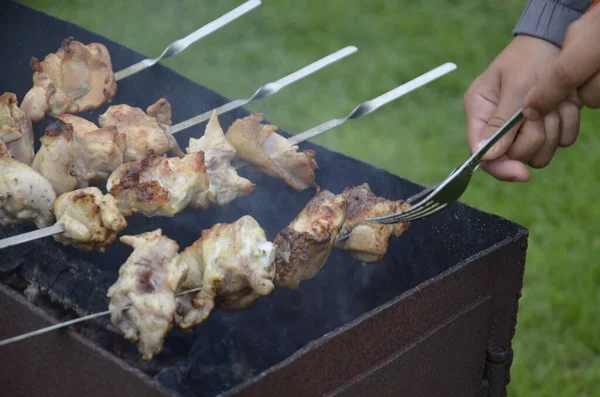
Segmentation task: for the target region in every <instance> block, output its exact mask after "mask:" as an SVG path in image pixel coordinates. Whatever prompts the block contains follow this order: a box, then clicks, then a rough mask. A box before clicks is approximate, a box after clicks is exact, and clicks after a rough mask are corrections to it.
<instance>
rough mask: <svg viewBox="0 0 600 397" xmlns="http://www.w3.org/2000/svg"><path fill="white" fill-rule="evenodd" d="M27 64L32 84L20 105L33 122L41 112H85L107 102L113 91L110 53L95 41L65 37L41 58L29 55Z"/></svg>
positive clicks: (40, 116) (41, 117)
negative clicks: (30, 71)
mask: <svg viewBox="0 0 600 397" xmlns="http://www.w3.org/2000/svg"><path fill="white" fill-rule="evenodd" d="M30 66H31V68H32V69H33V70H34V71H35V72H34V73H33V87H32V88H31V89H30V90H29V92H28V93H27V94H26V95H25V97H24V98H23V103H22V105H21V108H22V109H23V111H24V112H25V113H26V114H27V115H28V116H29V118H30V119H31V121H32V122H34V123H37V122H39V121H40V120H42V119H43V118H44V114H49V115H51V116H56V115H58V114H61V113H78V112H89V111H91V110H94V109H97V108H99V107H100V106H102V105H103V104H105V103H109V102H110V101H111V100H112V99H113V97H114V96H115V94H116V92H117V82H116V80H115V77H114V74H113V70H112V61H111V59H110V54H109V53H108V50H107V49H106V47H105V46H104V45H102V44H99V43H90V44H88V45H84V44H82V43H80V42H79V41H76V40H73V39H72V38H68V39H65V40H64V41H63V42H62V44H61V47H60V48H59V49H58V51H57V52H56V53H52V54H48V55H47V56H46V57H45V58H44V60H43V61H41V62H40V61H39V60H37V59H36V58H32V59H31V63H30Z"/></svg>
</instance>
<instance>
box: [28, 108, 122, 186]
mask: <svg viewBox="0 0 600 397" xmlns="http://www.w3.org/2000/svg"><path fill="white" fill-rule="evenodd" d="M41 142H42V145H41V147H40V150H39V151H38V152H37V154H36V155H35V158H34V160H33V164H32V166H33V167H34V169H36V170H37V171H39V172H40V173H41V174H42V175H44V176H45V177H46V178H48V179H49V180H50V181H51V182H52V185H53V186H54V190H55V191H56V192H57V194H63V193H66V192H70V191H72V190H74V189H80V188H85V187H88V186H90V184H98V183H100V182H102V183H105V182H106V180H107V179H108V176H109V175H110V174H111V173H112V172H113V171H114V170H115V169H116V168H117V167H118V166H119V165H121V164H122V163H123V152H124V150H125V136H124V135H123V134H121V133H120V132H119V130H118V129H117V127H115V126H111V127H105V128H98V127H96V125H95V124H94V123H92V122H89V121H87V120H85V119H83V118H81V117H78V116H74V115H71V114H61V115H58V116H57V121H56V122H54V123H52V124H51V125H50V126H48V128H47V129H46V132H45V134H44V136H43V137H42V139H41Z"/></svg>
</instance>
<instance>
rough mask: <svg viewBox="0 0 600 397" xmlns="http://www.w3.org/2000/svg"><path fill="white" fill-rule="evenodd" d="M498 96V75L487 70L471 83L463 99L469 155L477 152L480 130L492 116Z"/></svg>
mask: <svg viewBox="0 0 600 397" xmlns="http://www.w3.org/2000/svg"><path fill="white" fill-rule="evenodd" d="M499 94H500V74H499V73H497V72H495V71H493V70H488V71H486V72H485V73H484V74H482V75H481V76H479V77H478V78H477V79H475V81H473V83H472V84H471V86H470V87H469V89H468V90H467V92H466V93H465V95H464V97H463V104H464V109H465V116H466V120H467V142H468V144H469V150H470V152H471V153H474V152H475V151H476V150H477V145H478V144H479V141H480V140H479V136H480V134H481V130H482V129H483V128H484V127H485V126H486V124H487V120H489V118H490V117H492V115H493V114H494V110H495V109H496V106H497V102H498V97H499Z"/></svg>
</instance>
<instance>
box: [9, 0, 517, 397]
mask: <svg viewBox="0 0 600 397" xmlns="http://www.w3.org/2000/svg"><path fill="white" fill-rule="evenodd" d="M0 7H1V9H2V12H0V25H2V26H5V27H6V30H7V31H10V32H11V34H10V35H1V36H0V54H1V58H2V60H3V62H2V63H0V68H1V70H2V73H1V74H0V80H1V84H0V85H1V87H2V90H3V91H5V92H6V91H8V92H14V93H16V94H17V97H18V99H19V101H21V100H22V98H23V96H24V95H25V93H26V92H27V90H28V89H29V88H30V87H31V75H32V71H31V70H30V68H29V66H28V63H29V59H30V58H31V57H32V56H36V57H38V58H42V57H44V56H45V55H46V54H48V53H50V52H54V51H56V50H57V49H58V47H59V45H60V43H61V41H62V40H63V39H64V38H66V37H69V36H73V37H74V38H75V39H76V40H79V41H82V42H84V43H87V42H91V41H97V42H101V43H103V44H105V45H106V46H107V48H108V49H109V51H110V54H111V56H112V61H113V67H114V70H115V71H117V70H120V69H122V68H124V67H126V66H129V65H131V64H132V63H134V62H137V61H139V60H141V59H143V58H144V57H143V56H141V55H140V54H137V53H135V52H133V51H131V50H129V49H127V48H125V47H123V46H121V45H119V44H117V43H114V42H111V41H110V40H107V39H105V38H103V37H100V36H98V35H95V34H93V33H91V32H88V31H86V30H84V29H81V28H79V27H77V26H75V25H72V24H70V23H67V22H64V21H60V20H58V19H55V18H53V17H50V16H48V15H45V14H43V13H39V12H36V11H33V10H31V9H29V8H27V7H24V6H21V5H17V4H12V3H11V4H5V5H2V6H0ZM15 37H18V38H19V40H18V41H15V40H14V38H15ZM161 97H164V98H166V99H167V100H168V101H169V102H170V103H171V105H172V109H173V122H174V123H178V122H180V121H183V120H185V119H187V118H189V117H191V116H194V115H196V114H199V113H200V112H204V111H206V110H210V109H212V108H214V107H217V106H219V105H221V104H223V103H226V102H227V99H226V98H224V97H222V96H221V95H219V94H217V93H215V92H213V91H211V90H209V89H208V88H205V87H203V86H201V85H199V84H196V83H194V82H192V81H190V80H188V79H186V78H184V77H182V76H180V75H178V74H177V73H175V72H174V71H172V70H170V69H168V68H166V67H163V66H161V65H156V66H154V67H152V68H151V69H148V70H145V71H143V72H141V73H139V74H137V75H135V76H132V77H129V78H127V79H125V80H123V81H122V82H120V83H119V85H118V93H117V95H116V97H115V99H114V101H113V104H119V103H127V104H129V105H133V106H138V107H141V108H143V109H145V108H146V107H147V106H148V105H150V104H151V103H153V102H154V101H156V100H157V99H159V98H161ZM105 109H106V107H103V108H101V109H100V110H98V111H96V112H92V113H84V114H79V116H81V117H84V118H87V119H88V120H90V121H93V122H95V123H96V122H97V118H98V115H99V114H101V113H103V112H104V111H105ZM248 114H249V113H248V112H247V111H245V110H241V109H240V110H237V111H232V112H229V113H227V114H225V115H222V116H220V117H219V119H220V122H221V124H222V126H223V128H224V129H226V128H228V127H229V125H230V124H231V123H232V122H233V121H234V120H235V119H237V118H240V117H244V116H246V115H248ZM266 117H267V119H268V114H267V115H266ZM370 117H377V116H370ZM48 121H49V118H48V117H47V118H46V119H45V120H44V121H43V122H42V123H40V124H38V125H36V126H35V131H36V138H38V139H39V137H40V136H41V135H42V133H43V130H44V128H45V126H46V125H47V124H48ZM272 122H273V123H274V124H277V122H276V120H274V121H272ZM204 126H205V124H204V123H203V124H202V125H199V126H196V127H193V128H191V129H189V130H186V131H183V132H181V133H179V134H177V135H176V138H177V140H178V142H179V144H180V145H181V146H182V147H183V148H185V147H186V146H187V142H188V139H189V138H190V137H198V136H200V135H201V134H202V132H203V130H204ZM279 132H280V133H282V131H279ZM282 134H283V135H286V134H285V133H282ZM300 146H301V149H313V150H315V151H316V152H317V161H318V163H319V167H320V168H319V170H318V171H317V181H318V183H320V185H321V186H322V188H324V189H328V190H330V191H332V192H334V193H340V192H342V191H343V190H344V189H345V188H347V187H352V186H355V185H359V184H362V183H365V182H367V183H369V185H370V186H371V189H372V190H373V192H374V193H375V194H376V195H378V196H382V197H386V198H390V199H398V198H406V197H408V196H410V195H411V194H413V193H415V192H417V191H418V190H419V189H420V188H421V187H419V186H418V185H416V184H414V183H412V182H410V181H408V180H406V179H403V178H400V177H398V176H395V175H392V174H390V173H388V172H387V171H385V170H382V169H379V168H376V167H374V166H372V165H369V164H366V163H364V162H361V161H358V160H355V159H352V158H349V157H347V156H344V155H342V154H339V153H336V152H333V151H330V150H328V149H325V148H323V147H320V146H316V145H312V144H310V143H303V144H301V145H300ZM240 174H241V175H243V176H244V177H247V178H248V179H250V180H251V181H253V182H254V183H256V185H257V187H256V190H255V192H254V193H253V194H251V195H250V196H247V197H243V198H240V199H238V200H236V201H234V202H233V203H232V204H230V205H228V206H225V207H220V208H214V209H211V210H205V211H197V210H186V211H184V212H183V213H180V214H178V215H176V216H175V217H174V218H164V217H156V218H146V217H144V216H141V215H136V216H133V217H130V218H128V219H127V221H128V224H129V225H128V227H127V228H126V229H125V230H124V231H123V232H122V233H121V234H137V233H142V232H145V231H150V230H154V229H156V228H162V229H163V232H164V233H165V234H166V235H167V236H168V237H170V238H172V239H175V240H176V241H177V242H178V243H179V245H180V249H183V248H185V247H186V246H188V245H190V244H191V243H193V242H194V241H195V240H196V239H197V238H199V237H200V232H201V231H202V230H203V229H208V228H210V227H212V225H213V224H215V223H218V222H232V221H235V220H236V219H238V218H240V217H241V216H243V215H247V214H249V215H251V216H253V217H254V218H255V219H256V220H257V221H258V222H259V223H260V225H261V226H262V227H263V229H265V231H266V233H267V238H268V239H270V240H271V241H272V239H273V238H274V237H275V236H276V234H277V233H278V232H279V231H280V230H281V229H283V228H284V227H286V226H287V224H288V223H289V222H290V221H291V220H292V219H293V218H294V217H295V216H296V214H297V213H298V212H299V211H301V209H302V208H303V207H304V205H305V204H306V203H307V202H308V201H309V200H310V198H311V197H312V196H313V195H314V193H315V192H314V190H306V191H304V192H300V193H298V192H295V191H293V190H292V189H291V188H289V187H288V186H287V185H285V184H284V183H283V182H280V181H278V180H275V179H273V178H271V177H268V176H265V175H263V174H261V173H259V172H256V171H254V170H253V169H252V167H246V168H245V169H244V170H243V171H241V172H240ZM28 230H33V226H31V225H27V226H23V227H15V228H8V229H4V230H0V236H2V237H4V236H8V235H13V234H16V233H19V232H23V231H28ZM520 230H521V228H520V227H519V226H518V225H515V224H513V223H511V222H508V221H506V220H504V219H501V218H499V217H496V216H493V215H490V214H485V213H482V212H480V211H478V210H476V209H473V208H470V207H468V206H466V205H464V204H460V203H459V204H455V205H453V206H451V207H450V208H449V209H447V210H446V211H444V212H442V213H441V214H438V215H436V216H433V217H431V218H430V219H428V220H425V221H421V222H417V223H415V224H413V225H411V226H410V227H409V229H408V231H407V232H406V233H405V234H404V235H403V236H402V237H401V238H392V240H391V242H390V249H389V251H388V253H387V255H386V257H385V259H384V261H383V262H382V263H380V264H372V265H363V264H361V263H359V262H357V261H355V260H353V259H352V258H351V257H350V256H349V255H347V254H346V253H344V252H339V251H336V250H334V252H333V253H332V255H331V256H330V258H329V260H328V263H327V264H326V266H325V267H324V269H323V270H322V271H321V272H320V274H319V275H318V276H317V277H316V278H315V279H313V280H310V281H306V282H303V283H301V285H300V288H299V289H297V290H287V289H276V290H275V291H274V293H273V294H271V295H270V296H268V297H265V298H262V299H261V300H259V301H258V302H257V303H256V304H255V305H254V306H252V307H251V308H249V309H247V310H245V311H240V312H224V311H215V312H213V314H212V315H211V316H210V317H209V319H208V320H207V321H206V322H204V323H203V324H201V325H200V326H198V327H197V328H196V329H194V330H193V332H190V333H187V334H186V333H183V332H180V331H178V330H176V329H174V330H173V331H172V332H171V333H170V335H169V337H168V338H167V341H166V343H165V352H164V353H163V354H161V355H159V356H157V357H156V358H155V360H154V361H153V362H152V363H150V364H147V363H143V362H141V360H139V356H138V354H137V352H136V350H135V347H134V346H132V345H131V344H129V343H127V342H125V341H123V340H122V339H121V338H120V337H119V336H117V335H115V334H114V333H112V332H107V331H106V330H105V329H106V325H107V324H108V318H104V319H100V320H98V321H97V322H94V323H91V325H93V327H92V328H91V331H90V327H89V325H90V324H88V325H87V326H84V327H85V328H87V333H86V335H88V336H89V337H90V338H91V339H92V340H94V342H95V343H98V344H99V345H101V346H102V347H103V348H105V349H107V350H108V351H110V352H112V353H113V354H117V355H119V356H121V357H122V358H123V359H124V360H126V361H127V362H128V363H130V364H131V365H134V366H136V367H138V368H140V369H141V370H142V371H144V372H145V373H147V374H148V375H149V376H151V377H156V378H157V379H158V380H159V381H160V382H161V383H162V384H163V385H165V386H167V387H168V388H170V389H171V390H174V391H178V392H180V393H181V394H183V395H192V394H193V395H196V396H215V395H217V394H219V393H220V392H223V391H225V390H228V389H230V388H232V387H234V386H236V385H239V384H240V383H242V382H244V381H246V380H248V379H250V378H252V377H253V376H255V375H257V374H259V373H260V372H262V371H264V370H266V369H268V368H270V367H272V366H273V365H275V364H277V363H279V362H281V361H282V360H284V359H286V358H287V357H289V356H290V355H292V354H293V353H294V352H296V351H297V350H298V349H300V348H302V347H304V346H306V345H307V344H308V343H309V342H311V341H314V340H316V339H318V338H320V337H322V336H323V335H325V334H326V333H328V332H331V331H333V330H335V329H336V328H339V327H340V326H342V325H344V324H347V323H348V322H350V321H352V320H355V319H357V318H358V317H359V316H361V315H363V314H365V313H367V312H369V311H370V310H373V309H375V308H377V307H378V306H380V305H382V304H384V303H386V302H388V301H390V300H391V299H393V298H395V297H397V296H399V295H400V294H402V293H404V292H406V291H407V290H409V289H411V288H413V287H416V286H418V285H419V284H421V283H422V282H424V281H425V280H428V279H430V278H432V277H435V276H438V275H440V274H441V273H442V272H444V271H445V270H447V269H449V268H451V267H452V266H454V265H456V264H458V263H460V262H461V261H464V260H465V259H467V258H469V257H472V256H473V255H476V254H478V253H480V252H481V251H483V250H486V249H489V248H490V247H492V246H494V245H495V244H498V243H499V242H501V241H503V240H504V239H506V238H507V237H511V236H516V235H517V234H518V233H519V232H520ZM130 252H131V249H130V248H129V247H127V246H125V245H123V244H120V243H115V244H114V245H113V246H111V247H109V248H108V249H107V251H106V253H104V254H100V253H97V252H94V253H83V252H81V251H78V250H75V249H70V248H66V247H63V246H62V245H59V244H58V243H55V242H54V241H53V240H52V238H47V239H45V240H43V241H36V242H33V243H27V244H24V245H21V246H17V247H13V248H10V249H7V250H3V251H2V252H0V258H1V259H0V275H2V278H3V280H4V282H5V283H7V284H10V285H12V286H13V287H16V288H18V289H23V288H24V287H26V286H27V285H28V283H33V284H34V285H37V286H38V287H40V288H41V289H42V290H47V291H48V293H49V295H51V296H52V297H53V298H54V300H58V301H59V302H58V304H56V303H54V304H52V305H51V304H47V305H46V306H47V308H48V310H52V311H51V313H53V315H55V316H57V317H59V316H63V315H65V313H64V311H63V310H62V309H61V310H57V309H56V308H57V307H63V306H66V307H68V308H75V309H76V310H77V311H78V313H79V315H82V314H84V313H92V312H95V311H100V310H106V308H107V304H108V301H107V299H106V298H105V294H106V289H107V287H108V286H110V285H111V284H112V283H113V282H114V281H115V280H116V278H117V271H118V268H119V266H120V265H121V264H122V263H123V262H124V261H125V259H126V258H127V256H128V255H129V253H130ZM41 302H42V301H40V303H41ZM51 308H52V309H51ZM94 329H95V330H96V332H94V331H93V330H94Z"/></svg>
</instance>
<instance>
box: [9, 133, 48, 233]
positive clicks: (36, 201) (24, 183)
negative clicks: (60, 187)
mask: <svg viewBox="0 0 600 397" xmlns="http://www.w3.org/2000/svg"><path fill="white" fill-rule="evenodd" d="M0 193H1V194H2V197H1V198H0V225H2V226H8V225H13V224H17V223H25V222H34V223H35V224H36V226H37V227H38V228H43V227H46V226H49V225H50V224H52V223H54V214H53V213H52V203H54V200H55V199H56V194H55V193H54V190H53V189H52V184H51V183H50V181H48V180H47V179H46V178H44V177H43V176H42V175H40V174H39V173H38V172H36V171H35V170H34V169H33V168H31V167H30V166H28V165H27V164H23V163H21V162H20V161H17V160H15V159H13V158H12V157H11V155H10V154H9V153H8V149H7V148H6V145H5V144H4V143H3V142H0Z"/></svg>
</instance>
